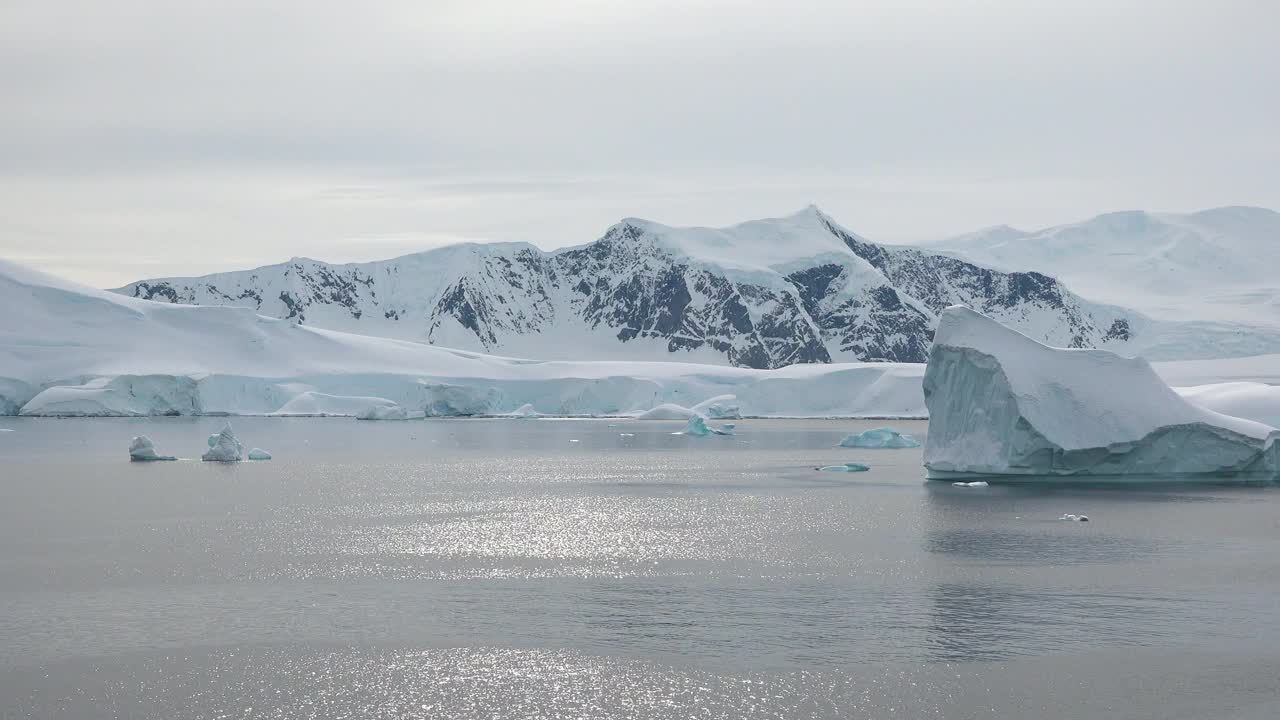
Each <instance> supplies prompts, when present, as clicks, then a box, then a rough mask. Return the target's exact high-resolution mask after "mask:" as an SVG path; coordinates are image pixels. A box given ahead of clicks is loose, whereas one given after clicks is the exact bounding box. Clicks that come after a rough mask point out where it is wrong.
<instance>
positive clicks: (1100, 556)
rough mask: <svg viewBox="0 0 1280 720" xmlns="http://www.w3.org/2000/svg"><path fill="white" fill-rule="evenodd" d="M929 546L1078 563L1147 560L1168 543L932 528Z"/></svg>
mask: <svg viewBox="0 0 1280 720" xmlns="http://www.w3.org/2000/svg"><path fill="white" fill-rule="evenodd" d="M925 549H926V550H927V551H928V552H931V553H939V554H944V555H952V556H956V557H960V558H964V559H967V560H979V561H985V562H998V563H1012V564H1019V565H1035V566H1041V565H1077V564H1089V563H1118V562H1133V561H1145V560H1148V559H1150V558H1151V557H1152V556H1154V555H1157V554H1159V553H1163V552H1176V551H1177V549H1176V548H1173V547H1170V546H1169V545H1168V544H1163V545H1159V544H1156V543H1155V542H1152V541H1150V540H1147V539H1144V538H1137V537H1126V536H1124V535H1108V534H1088V535H1086V534H1082V533H1075V534H1070V533H1046V532H1024V531H1020V530H1001V529H996V528H952V529H946V530H930V531H929V532H928V534H927V535H926V536H925Z"/></svg>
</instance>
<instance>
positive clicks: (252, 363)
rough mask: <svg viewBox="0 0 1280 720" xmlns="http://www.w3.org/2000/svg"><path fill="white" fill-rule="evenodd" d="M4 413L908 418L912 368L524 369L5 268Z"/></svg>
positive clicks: (917, 408) (918, 406)
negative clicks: (385, 411) (716, 402)
mask: <svg viewBox="0 0 1280 720" xmlns="http://www.w3.org/2000/svg"><path fill="white" fill-rule="evenodd" d="M0 307H4V308H5V309H6V311H7V312H6V313H5V315H4V317H3V319H2V320H0V411H3V412H5V413H7V414H14V413H18V412H21V413H23V414H28V415H81V416H83V415H151V414H183V415H187V414H209V413H226V414H271V413H280V414H324V413H334V412H339V413H348V412H350V413H355V412H357V410H358V409H362V408H367V407H369V406H370V405H374V404H378V405H382V404H385V406H391V405H396V406H400V407H404V408H407V409H408V410H410V411H421V412H424V413H425V414H427V415H437V416H439V415H474V414H498V413H504V412H512V411H514V410H516V409H518V408H520V407H521V406H523V405H525V404H530V405H532V406H533V409H534V410H535V411H537V412H540V413H548V414H555V415H627V414H640V413H642V412H644V411H646V410H649V409H650V408H653V407H655V406H657V405H660V404H662V403H667V402H670V403H677V404H680V405H683V406H693V405H696V404H698V403H700V402H703V401H706V400H709V399H713V398H716V399H721V398H720V396H724V395H735V396H736V397H737V401H738V403H740V405H741V406H742V410H743V412H744V413H747V414H756V415H783V416H790V415H795V416H804V415H842V416H857V415H891V416H894V415H906V416H919V415H921V414H922V413H923V411H924V408H923V404H922V402H921V398H920V393H919V370H920V368H919V366H918V365H907V364H898V363H853V364H844V365H825V366H819V365H808V366H805V365H801V366H795V367H790V368H784V369H780V370H773V371H761V370H751V369H744V368H731V367H723V366H706V365H693V364H687V363H657V362H570V361H550V362H542V361H532V360H518V359H511V358H501V357H494V356H489V355H481V354H477V353H469V352H462V351H457V350H450V349H446V348H440V347H435V346H431V345H426V344H421V343H412V342H407V341H403V340H393V339H388V338H378V337H368V336H362V335H352V334H347V333H341V332H336V331H331V330H322V329H319V328H314V327H308V326H303V325H299V324H297V323H294V322H290V321H287V320H280V319H276V318H268V317H263V316H261V315H257V314H255V313H254V312H253V311H252V310H249V309H246V308H236V307H208V306H188V305H175V304H168V303H158V302H150V301H145V300H138V299H134V298H129V297H123V296H121V295H118V294H115V293H110V292H106V291H101V290H94V289H91V288H87V287H82V286H79V285H75V284H73V283H69V282H65V281H62V280H59V279H57V278H53V277H50V276H47V275H43V274H41V273H37V272H34V271H31V270H28V269H26V268H23V267H21V266H18V265H15V264H13V263H9V262H5V261H0Z"/></svg>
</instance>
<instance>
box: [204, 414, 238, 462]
mask: <svg viewBox="0 0 1280 720" xmlns="http://www.w3.org/2000/svg"><path fill="white" fill-rule="evenodd" d="M243 457H244V446H243V445H241V444H240V440H239V439H237V438H236V435H235V433H234V432H232V431H231V423H227V424H226V425H225V426H223V428H222V432H220V433H218V434H217V435H210V436H209V450H208V452H206V453H205V454H204V455H201V456H200V459H201V460H205V461H207V462H239V461H240V460H241V459H242V458H243Z"/></svg>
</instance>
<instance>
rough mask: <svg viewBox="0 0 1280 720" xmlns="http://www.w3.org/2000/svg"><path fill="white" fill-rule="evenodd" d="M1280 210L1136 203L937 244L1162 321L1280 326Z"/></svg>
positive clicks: (1004, 227)
mask: <svg viewBox="0 0 1280 720" xmlns="http://www.w3.org/2000/svg"><path fill="white" fill-rule="evenodd" d="M1277 247H1280V213H1277V212H1275V211H1273V210H1268V209H1266V208H1258V207H1220V208H1213V209H1210V210H1203V211H1200V212H1195V213H1185V214H1182V213H1150V212H1142V211H1137V210H1131V211H1124V212H1113V213H1107V214H1104V215H1099V216H1097V217H1094V218H1092V219H1089V220H1085V221H1083V222H1075V223H1069V224H1066V225H1058V226H1055V227H1051V228H1045V229H1043V230H1035V231H1023V230H1017V229H1015V228H1011V227H1009V226H1007V225H1002V226H998V227H994V228H989V229H986V230H981V231H978V232H974V233H969V234H967V235H962V236H959V237H955V238H951V239H949V240H944V241H942V242H940V243H937V244H934V245H930V246H929V248H930V249H933V250H943V251H946V252H948V254H952V255H955V256H957V257H959V258H961V259H964V260H968V261H970V262H974V263H978V264H980V265H987V266H990V267H994V268H1000V269H1003V270H1037V271H1040V272H1043V273H1046V274H1049V275H1052V276H1053V277H1056V278H1058V279H1059V280H1062V281H1063V282H1065V283H1066V284H1067V286H1068V287H1070V288H1071V289H1072V290H1073V291H1075V292H1077V293H1079V294H1081V295H1083V296H1085V297H1087V298H1090V299H1092V300H1098V301H1102V302H1107V303H1113V304H1117V305H1123V306H1125V307H1131V308H1134V309H1136V310H1140V311H1142V312H1145V313H1147V314H1149V315H1151V316H1153V317H1155V318H1158V319H1165V320H1180V321H1181V320H1188V319H1195V320H1205V321H1227V322H1232V323H1249V324H1255V325H1259V324H1260V325H1266V326H1270V327H1275V326H1277V325H1280V275H1277V274H1276V272H1275V268H1274V267H1273V266H1274V265H1275V262H1274V260H1273V261H1272V262H1266V261H1264V260H1263V259H1264V258H1273V259H1274V258H1276V257H1278V256H1280V255H1278V253H1277Z"/></svg>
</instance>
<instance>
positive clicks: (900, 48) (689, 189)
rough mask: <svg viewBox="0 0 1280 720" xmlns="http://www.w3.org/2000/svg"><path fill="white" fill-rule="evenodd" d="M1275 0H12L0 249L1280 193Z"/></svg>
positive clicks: (204, 253)
mask: <svg viewBox="0 0 1280 720" xmlns="http://www.w3.org/2000/svg"><path fill="white" fill-rule="evenodd" d="M1278 20H1280V6H1276V5H1274V4H1268V3H1249V2H1225V3H1215V4H1212V5H1209V4H1203V3H1168V2H1155V1H1154V0H1152V1H1151V2H1121V3H1114V2H1113V3H1090V2H1084V3H1058V4H1048V5H1046V4H1043V3H1025V2H1014V1H1013V0H1005V1H1003V2H987V3H931V2H901V1H893V2H890V1H889V0H883V1H869V0H868V1H863V2H855V3H849V2H823V1H815V2H798V3H790V4H778V3H766V2H727V1H724V0H703V1H690V2H679V3H677V2H668V1H666V0H661V1H655V2H648V3H635V2H606V1H604V0H547V1H546V2H538V3H528V2H494V1H487V0H465V1H463V0H436V1H434V2H421V1H415V2H409V1H407V0H406V1H403V2H375V3H366V4H361V5H359V6H355V5H350V4H328V3H314V2H305V3H304V2H300V1H299V0H279V1H278V2H272V3H251V2H244V1H242V0H233V1H230V2H216V3H215V2H190V3H165V2H159V1H158V0H155V1H143V0H119V1H118V2H113V3H101V2H89V1H87V0H85V1H81V2H76V1H74V0H67V1H64V2H56V3H54V2H44V1H43V0H42V1H40V2H33V1H29V0H10V2H6V3H5V4H4V5H3V6H2V7H0V102H3V107H4V108H5V112H4V113H2V114H0V187H2V188H3V189H5V191H6V192H5V194H4V196H3V197H2V198H0V215H2V216H3V217H5V218H6V219H7V221H8V222H7V224H5V225H2V226H0V253H14V252H18V251H20V250H21V248H22V247H23V246H24V243H30V242H34V241H35V239H36V238H38V239H39V242H40V243H41V245H42V247H44V248H47V249H48V252H50V253H54V254H60V255H61V256H64V257H74V256H76V255H77V254H84V253H86V252H88V251H89V250H90V249H92V248H102V247H107V248H116V249H118V250H119V253H118V254H119V255H120V256H121V257H127V256H128V254H129V253H140V252H145V253H146V254H147V255H148V256H152V255H154V256H156V257H162V258H168V260H167V262H168V263H169V265H168V266H167V267H172V268H174V269H175V271H179V270H180V271H182V272H198V271H201V270H203V269H205V268H206V266H207V264H208V263H209V262H210V260H209V253H208V249H209V247H210V245H211V244H213V245H219V246H221V247H224V248H229V249H231V250H232V251H234V252H236V253H238V254H239V255H238V256H242V257H246V258H248V257H253V258H262V259H263V260H264V261H265V260H267V259H269V258H274V259H283V258H287V257H289V256H292V255H317V254H320V253H319V252H318V251H317V248H319V249H324V248H334V251H335V253H336V254H339V255H342V254H347V253H348V252H349V253H350V254H354V253H355V250H350V251H348V250H346V249H345V248H364V249H366V250H367V251H368V252H375V251H383V250H389V249H390V247H391V246H390V245H388V246H385V247H384V246H379V245H377V244H376V243H362V242H358V241H348V240H344V238H348V239H349V238H398V239H404V238H423V239H424V240H423V241H424V242H428V241H431V242H433V241H434V240H430V239H431V238H437V239H438V238H451V237H472V238H484V239H503V240H520V239H529V240H533V241H535V242H539V243H540V244H546V245H552V246H554V245H557V244H572V243H579V242H585V241H587V240H590V239H592V238H593V237H594V236H595V235H597V234H598V233H599V232H601V231H602V230H603V229H604V227H606V226H607V224H608V223H609V222H612V221H614V220H616V219H617V218H618V217H621V216H624V215H649V216H653V217H655V218H656V219H659V220H666V221H672V222H696V223H701V224H721V223H728V222H733V221H737V220H743V219H747V218H751V217H757V216H760V215H762V214H769V213H777V212H787V211H790V210H793V209H795V208H797V207H800V206H802V205H804V204H806V203H808V202H818V203H819V204H821V205H822V206H823V207H824V208H825V209H827V210H828V211H830V212H832V213H833V214H835V215H836V216H837V217H838V218H840V219H841V220H842V221H843V222H845V223H846V224H848V225H850V226H851V227H853V228H854V229H856V230H859V231H862V232H866V233H867V234H869V235H872V236H873V237H882V238H885V239H898V240H904V239H919V238H926V237H930V236H932V235H935V234H938V235H945V234H951V233H953V232H961V231H964V230H968V229H971V228H972V227H976V226H980V225H991V224H996V223H1003V222H1011V223H1015V224H1019V225H1027V226H1037V225H1045V224H1050V223H1053V222H1062V221H1067V220H1072V219H1077V218H1080V217H1083V216H1086V215H1090V214H1093V213H1095V212H1100V211H1103V210H1109V209H1118V208H1124V207H1138V206H1146V207H1151V208H1153V209H1194V208H1197V207H1204V206H1208V205H1214V204H1222V203H1253V204H1264V205H1276V204H1280V199H1277V197H1276V188H1277V187H1280V163H1277V162H1276V160H1277V159H1278V158H1280V138H1278V137H1277V136H1276V134H1275V132H1274V127H1275V125H1276V121H1277V119H1280V97H1278V96H1277V94H1276V93H1271V92H1265V91H1264V90H1262V86H1261V85H1260V83H1262V82H1264V79H1260V76H1259V73H1260V72H1261V69H1263V68H1270V67H1276V66H1277V65H1280V50H1277V47H1276V45H1275V43H1274V42H1273V39H1272V38H1271V37H1270V30H1269V29H1270V28H1272V27H1275V24H1276V22H1277V21H1278ZM15 227H17V228H19V229H17V230H15V229H14V228H15ZM399 242H401V241H400V240H397V241H396V243H399ZM392 244H393V245H395V243H392ZM409 244H411V243H408V242H406V243H405V247H408V245H409ZM397 247H398V245H397ZM110 254H111V253H108V255H110ZM351 259H355V258H354V257H353V258H351ZM99 272H100V273H112V274H113V276H114V274H124V273H129V272H134V269H133V268H132V267H130V266H129V265H128V264H127V262H122V263H120V264H119V265H118V266H116V267H115V268H114V269H111V266H110V263H108V264H107V265H105V266H101V269H100V271H99ZM76 274H77V276H79V277H85V275H83V274H82V273H81V272H80V271H76Z"/></svg>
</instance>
